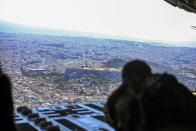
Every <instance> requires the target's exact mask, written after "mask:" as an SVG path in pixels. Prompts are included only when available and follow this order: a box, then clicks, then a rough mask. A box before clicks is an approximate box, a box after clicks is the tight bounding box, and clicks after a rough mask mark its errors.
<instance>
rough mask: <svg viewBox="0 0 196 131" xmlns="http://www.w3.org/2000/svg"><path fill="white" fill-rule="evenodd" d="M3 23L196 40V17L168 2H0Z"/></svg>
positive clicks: (131, 0) (159, 0)
mask: <svg viewBox="0 0 196 131" xmlns="http://www.w3.org/2000/svg"><path fill="white" fill-rule="evenodd" d="M0 20H4V21H9V22H14V23H19V24H24V25H31V26H44V27H50V28H55V29H65V30H73V31H85V32H94V33H101V34H110V35H117V36H126V37H133V38H142V39H151V40H166V41H196V31H194V30H191V28H190V26H192V25H196V14H193V13H188V12H186V11H184V10H181V9H179V8H175V7H173V6H171V5H169V4H168V3H166V2H165V1H164V0H0Z"/></svg>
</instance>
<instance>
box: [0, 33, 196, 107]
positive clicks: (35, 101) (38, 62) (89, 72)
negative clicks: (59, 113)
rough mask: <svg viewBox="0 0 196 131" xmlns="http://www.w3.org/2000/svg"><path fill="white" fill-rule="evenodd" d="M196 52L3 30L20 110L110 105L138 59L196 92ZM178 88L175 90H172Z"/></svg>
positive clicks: (2, 46)
mask: <svg viewBox="0 0 196 131" xmlns="http://www.w3.org/2000/svg"><path fill="white" fill-rule="evenodd" d="M195 56H196V48H195V47H177V46H165V45H161V44H159V43H155V42H144V41H136V40H133V41H131V40H117V39H109V38H108V39H106V38H93V37H84V36H83V37H80V36H54V35H53V36H52V35H36V34H22V33H5V32H0V60H1V64H2V65H1V66H2V69H3V71H4V72H5V73H6V74H8V76H10V78H11V81H12V85H13V99H14V103H15V106H16V107H19V106H28V107H33V106H38V105H52V104H61V103H72V102H82V103H89V102H104V101H105V100H106V99H107V97H108V96H109V95H110V94H111V92H112V91H113V90H115V89H116V88H118V86H119V85H120V84H121V69H122V67H123V65H124V64H125V63H127V62H128V61H131V60H134V59H140V60H144V61H145V62H147V63H148V64H149V65H150V66H151V68H152V70H153V72H154V73H163V72H168V73H171V74H173V75H175V76H176V77H177V78H178V80H179V81H180V82H181V83H183V84H185V85H186V86H187V87H188V88H189V90H191V91H195V89H196V57H195ZM171 88H172V87H171Z"/></svg>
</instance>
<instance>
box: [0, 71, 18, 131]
mask: <svg viewBox="0 0 196 131" xmlns="http://www.w3.org/2000/svg"><path fill="white" fill-rule="evenodd" d="M13 117H14V115H13V100H12V92H11V83H10V80H9V78H8V77H7V76H6V75H4V74H3V73H2V72H0V129H2V130H5V131H15V130H16V128H15V125H14V120H13Z"/></svg>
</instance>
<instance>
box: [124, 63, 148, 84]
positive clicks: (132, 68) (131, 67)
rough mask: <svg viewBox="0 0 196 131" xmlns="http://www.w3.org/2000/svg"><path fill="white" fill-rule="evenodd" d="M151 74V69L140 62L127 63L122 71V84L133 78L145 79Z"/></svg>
mask: <svg viewBox="0 0 196 131" xmlns="http://www.w3.org/2000/svg"><path fill="white" fill-rule="evenodd" d="M150 74H151V68H150V67H149V66H148V65H147V64H146V63H145V62H143V61H141V60H133V61H130V62H128V63H127V64H126V65H125V66H124V67H123V70H122V79H123V82H125V81H129V80H131V79H132V78H133V77H135V76H136V77H146V76H148V75H150Z"/></svg>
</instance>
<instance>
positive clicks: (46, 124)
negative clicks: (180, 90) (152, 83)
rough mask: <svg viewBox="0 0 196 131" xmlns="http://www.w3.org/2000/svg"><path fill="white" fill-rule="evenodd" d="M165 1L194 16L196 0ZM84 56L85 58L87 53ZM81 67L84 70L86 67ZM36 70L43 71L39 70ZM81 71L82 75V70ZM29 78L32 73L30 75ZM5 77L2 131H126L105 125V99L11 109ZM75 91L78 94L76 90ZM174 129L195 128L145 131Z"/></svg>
mask: <svg viewBox="0 0 196 131" xmlns="http://www.w3.org/2000/svg"><path fill="white" fill-rule="evenodd" d="M165 1H166V2H168V4H171V5H172V6H175V7H178V8H180V9H183V10H184V11H187V12H190V13H193V14H196V0H165ZM195 24H196V23H195ZM190 28H191V29H192V30H196V25H192V26H191V27H190ZM27 37H28V36H27ZM107 42H109V41H107ZM51 46H53V45H51ZM59 46H60V45H59ZM48 47H49V46H48ZM13 48H14V47H13ZM49 48H50V47H49ZM60 48H61V47H60ZM41 53H42V54H44V53H47V52H41ZM41 53H40V54H41ZM54 55H55V54H54ZM76 55H77V54H76ZM85 55H88V52H86V53H85ZM59 57H61V58H59V59H62V57H63V56H59ZM81 57H82V56H81ZM73 59H74V58H73ZM120 62H121V61H120ZM121 63H123V64H124V63H125V62H123V61H122V62H121ZM1 64H3V63H1ZM109 64H113V63H112V62H111V63H109ZM83 66H84V68H85V64H84V65H83ZM107 66H111V65H107ZM134 68H137V67H134ZM39 71H42V70H41V69H40V70H39ZM70 72H71V70H70ZM80 72H82V70H81V71H80ZM127 72H128V71H127ZM143 72H144V71H143ZM143 72H142V73H143ZM149 72H150V71H149ZM24 73H27V72H24ZM96 73H97V72H96ZM98 73H99V72H98ZM142 73H141V74H142ZM31 75H34V74H33V73H32V74H31ZM112 75H114V76H118V75H116V74H115V72H114V74H112ZM8 77H9V76H6V75H5V74H4V73H3V70H1V68H0V87H1V88H2V91H1V93H0V98H1V99H0V104H1V107H0V114H1V115H0V117H1V118H0V119H1V123H0V125H1V127H0V128H1V129H0V130H4V131H114V130H119V131H123V130H125V131H127V130H126V129H122V128H120V129H114V127H115V126H116V127H117V128H118V124H119V123H117V125H114V127H112V126H111V125H112V124H109V123H108V121H107V120H106V118H105V113H104V112H105V103H106V101H104V100H103V101H100V102H88V103H81V102H77V101H76V102H73V103H62V104H57V105H44V106H33V107H27V106H20V107H17V108H16V107H15V108H13V100H12V98H11V97H12V96H11V83H10V80H9V78H8ZM45 77H47V76H45ZM48 77H49V76H48ZM71 77H73V78H74V77H75V76H74V75H73V76H71ZM103 77H104V76H103ZM52 78H53V77H52ZM40 79H41V77H40ZM54 79H55V78H54ZM55 80H56V79H55ZM58 80H59V79H58ZM59 81H61V80H59ZM106 81H107V80H106ZM24 86H26V85H24ZM75 90H76V91H77V89H75ZM5 93H6V94H5ZM192 94H194V95H196V91H194V90H192ZM5 98H6V99H5ZM32 99H33V98H32ZM125 102H126V100H125ZM122 103H123V102H122ZM2 105H3V106H2ZM12 108H13V109H12ZM187 108H189V107H187ZM109 112H110V111H109ZM194 116H195V115H194ZM185 118H186V117H185ZM187 119H188V118H187ZM191 119H192V120H193V122H195V125H196V120H195V119H196V118H191ZM160 121H161V120H160ZM121 124H122V123H121ZM175 130H176V131H195V130H196V128H195V127H193V128H192V127H190V129H189V128H184V127H179V128H175V127H174V128H173V127H172V128H164V129H155V130H151V129H149V130H145V131H175ZM133 131H143V130H140V129H133Z"/></svg>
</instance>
